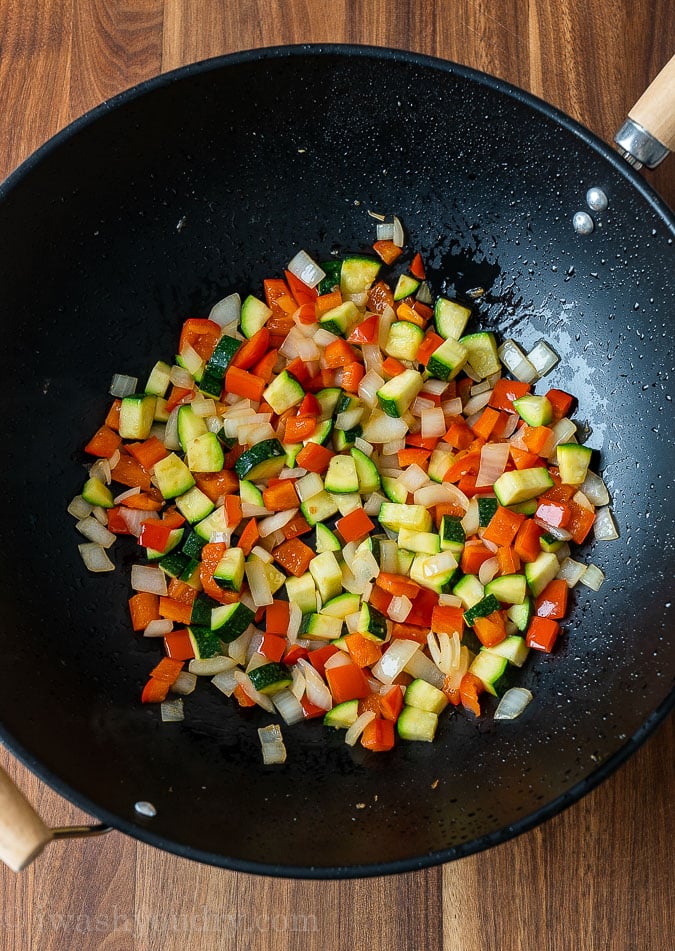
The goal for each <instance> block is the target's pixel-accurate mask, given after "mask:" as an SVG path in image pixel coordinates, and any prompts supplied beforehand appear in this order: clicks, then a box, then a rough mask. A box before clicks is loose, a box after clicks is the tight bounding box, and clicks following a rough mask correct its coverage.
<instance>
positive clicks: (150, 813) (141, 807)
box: [134, 800, 157, 819]
mask: <svg viewBox="0 0 675 951" xmlns="http://www.w3.org/2000/svg"><path fill="white" fill-rule="evenodd" d="M134 809H135V810H136V812H137V813H138V814H139V816H146V817H147V818H148V819H154V817H155V816H156V815H157V809H156V808H155V807H154V806H153V804H152V803H151V802H144V801H143V800H141V801H140V802H137V803H136V804H135V805H134Z"/></svg>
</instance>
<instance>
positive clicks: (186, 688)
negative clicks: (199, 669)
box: [170, 670, 197, 697]
mask: <svg viewBox="0 0 675 951" xmlns="http://www.w3.org/2000/svg"><path fill="white" fill-rule="evenodd" d="M196 686H197V675H196V674H191V673H190V672H189V671H187V670H181V672H180V673H179V674H178V677H176V679H175V680H174V682H173V683H172V684H171V688H170V689H171V693H179V694H180V695H181V696H182V697H187V696H189V694H191V693H193V692H194V690H195V687H196Z"/></svg>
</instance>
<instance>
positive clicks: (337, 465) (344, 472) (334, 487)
mask: <svg viewBox="0 0 675 951" xmlns="http://www.w3.org/2000/svg"><path fill="white" fill-rule="evenodd" d="M324 484H325V486H326V489H327V491H328V492H358V491H359V477H358V475H357V474H356V464H355V462H354V460H353V458H352V457H351V456H333V458H332V459H331V460H330V463H329V465H328V472H327V473H326V477H325V479H324Z"/></svg>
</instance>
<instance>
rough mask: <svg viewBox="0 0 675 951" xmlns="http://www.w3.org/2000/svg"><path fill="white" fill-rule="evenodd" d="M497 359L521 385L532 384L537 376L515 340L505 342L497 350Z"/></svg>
mask: <svg viewBox="0 0 675 951" xmlns="http://www.w3.org/2000/svg"><path fill="white" fill-rule="evenodd" d="M497 353H498V355H499V359H500V360H501V361H502V363H503V364H504V366H505V367H506V369H507V370H508V371H509V373H512V374H513V376H515V378H516V379H517V380H520V381H521V382H523V383H534V382H535V381H536V380H537V379H538V378H539V374H538V373H537V371H536V370H535V368H534V367H533V366H532V364H531V363H530V361H529V360H528V359H527V357H526V356H525V354H524V353H523V351H522V350H521V349H520V347H519V346H518V344H517V343H516V342H515V340H505V341H504V343H503V344H502V345H501V346H500V347H499V349H498V350H497Z"/></svg>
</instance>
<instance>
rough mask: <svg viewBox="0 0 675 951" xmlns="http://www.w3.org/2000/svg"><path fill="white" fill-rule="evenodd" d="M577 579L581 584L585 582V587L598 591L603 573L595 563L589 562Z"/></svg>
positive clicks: (603, 578)
mask: <svg viewBox="0 0 675 951" xmlns="http://www.w3.org/2000/svg"><path fill="white" fill-rule="evenodd" d="M579 580H580V581H581V583H582V584H585V585H586V587H587V588H591V589H592V590H593V591H599V590H600V587H601V585H602V583H603V581H604V580H605V574H604V572H603V571H601V570H600V569H599V568H598V566H597V565H592V564H591V565H588V566H587V568H586V571H584V573H583V575H582V576H581V578H580V579H579Z"/></svg>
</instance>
